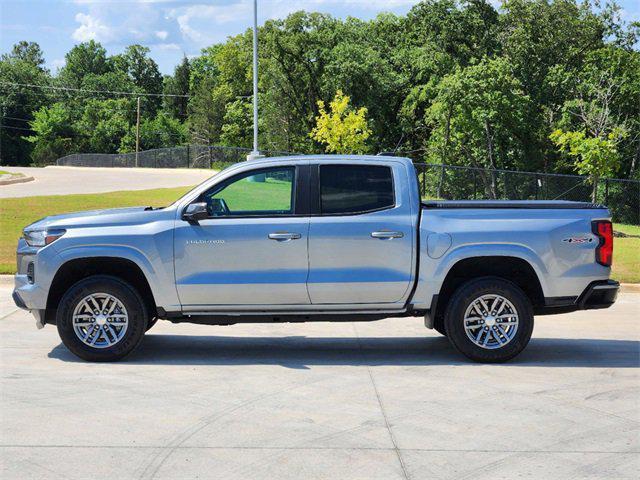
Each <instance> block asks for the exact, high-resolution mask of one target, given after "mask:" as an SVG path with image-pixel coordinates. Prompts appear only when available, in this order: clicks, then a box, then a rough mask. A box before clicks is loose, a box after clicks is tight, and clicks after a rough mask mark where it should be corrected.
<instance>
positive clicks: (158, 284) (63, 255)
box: [49, 245, 180, 310]
mask: <svg viewBox="0 0 640 480" xmlns="http://www.w3.org/2000/svg"><path fill="white" fill-rule="evenodd" d="M96 257H102V258H104V257H107V258H109V257H111V258H120V259H125V260H129V261H131V262H133V263H135V264H136V265H137V266H138V267H139V268H140V270H141V271H142V273H143V275H144V276H145V278H146V280H147V282H148V284H149V288H150V289H151V292H152V294H153V297H154V299H155V301H156V305H157V306H159V307H163V308H165V309H171V310H176V309H178V310H179V308H180V307H179V301H178V297H177V293H176V289H175V285H174V282H173V263H172V262H171V263H170V264H169V265H165V262H163V261H162V259H161V258H160V257H156V258H155V259H153V260H152V259H149V258H148V257H147V256H146V255H145V254H144V253H143V252H142V251H141V250H140V249H137V248H135V247H133V246H128V245H83V246H73V247H69V248H65V249H61V250H58V252H57V255H56V256H55V257H54V258H53V259H52V262H51V264H50V267H51V268H50V269H49V270H50V271H51V281H53V278H55V274H56V273H57V272H58V271H59V270H60V268H61V267H62V266H63V265H65V264H66V263H68V262H70V261H73V260H79V259H86V258H96Z"/></svg>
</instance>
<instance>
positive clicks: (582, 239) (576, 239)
mask: <svg viewBox="0 0 640 480" xmlns="http://www.w3.org/2000/svg"><path fill="white" fill-rule="evenodd" d="M562 241H563V242H566V243H591V242H593V237H569V238H563V239H562Z"/></svg>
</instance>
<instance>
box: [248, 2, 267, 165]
mask: <svg viewBox="0 0 640 480" xmlns="http://www.w3.org/2000/svg"><path fill="white" fill-rule="evenodd" d="M263 156H264V155H260V151H259V150H258V0H253V151H252V152H251V153H250V154H249V155H247V160H255V159H256V158H261V157H263Z"/></svg>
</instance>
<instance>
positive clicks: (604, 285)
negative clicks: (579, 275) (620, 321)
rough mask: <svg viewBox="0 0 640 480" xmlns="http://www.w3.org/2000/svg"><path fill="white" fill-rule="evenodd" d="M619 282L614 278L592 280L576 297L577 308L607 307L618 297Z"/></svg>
mask: <svg viewBox="0 0 640 480" xmlns="http://www.w3.org/2000/svg"><path fill="white" fill-rule="evenodd" d="M619 290H620V283H618V282H616V281H615V280H603V281H597V282H592V283H591V284H590V285H589V286H588V287H587V288H586V289H585V291H584V292H582V295H580V297H579V298H578V301H577V304H578V310H592V309H597V308H609V307H610V306H611V305H613V304H614V303H615V301H616V298H618V291H619Z"/></svg>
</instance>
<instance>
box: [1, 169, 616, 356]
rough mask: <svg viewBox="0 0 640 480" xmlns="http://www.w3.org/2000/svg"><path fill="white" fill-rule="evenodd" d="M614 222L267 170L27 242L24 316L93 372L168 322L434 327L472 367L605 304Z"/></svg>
mask: <svg viewBox="0 0 640 480" xmlns="http://www.w3.org/2000/svg"><path fill="white" fill-rule="evenodd" d="M612 253H613V235H612V226H611V221H610V215H609V212H608V210H607V209H606V208H605V207H603V206H600V205H592V204H588V203H576V202H562V201H553V202H548V201H522V202H512V201H421V198H420V193H419V187H418V181H417V177H416V172H415V169H414V166H413V164H412V163H411V160H410V159H407V158H398V157H381V156H376V157H372V156H300V157H282V158H267V159H262V160H257V161H252V162H245V163H241V164H237V165H234V166H232V167H229V168H227V169H226V170H223V171H222V172H220V173H218V174H216V175H214V176H213V177H212V178H210V179H209V180H207V181H205V182H204V183H202V184H201V185H199V186H197V187H196V188H194V189H193V190H192V191H190V192H189V193H187V194H186V195H184V196H183V197H182V198H180V199H179V200H177V201H176V202H175V203H173V204H172V205H170V206H168V207H164V208H157V209H155V208H151V207H146V208H145V207H137V208H121V209H114V210H97V211H89V212H80V213H72V214H67V215H57V216H52V217H47V218H44V219H42V220H39V221H37V222H35V223H33V224H31V225H29V226H28V227H26V228H25V229H24V236H23V238H21V239H20V241H19V244H18V251H17V262H18V273H17V274H16V276H15V290H14V293H13V298H14V301H15V303H16V304H17V305H18V306H19V307H21V308H24V309H27V310H30V311H31V312H32V313H33V315H34V316H35V318H36V322H37V325H38V326H39V327H43V326H44V325H45V324H55V325H56V326H57V329H58V332H59V334H60V337H61V338H62V341H63V342H64V344H65V345H66V346H67V347H68V348H69V350H71V351H72V352H73V353H75V354H76V355H78V356H79V357H81V358H83V359H85V360H91V361H112V360H118V359H120V358H122V357H124V356H125V355H127V354H129V353H130V352H131V351H133V350H134V349H135V348H136V347H137V346H138V345H139V344H140V342H141V341H142V338H143V336H144V333H145V331H147V330H149V329H150V328H151V327H152V326H153V325H154V324H155V322H156V321H157V320H158V319H165V320H169V321H171V322H174V323H180V322H192V323H200V324H209V325H229V324H234V323H239V322H306V321H356V320H357V321H360V320H376V319H382V318H387V317H402V316H415V317H424V319H425V325H426V326H427V327H428V328H435V329H436V330H437V331H438V332H440V333H441V334H443V335H446V336H447V337H448V338H449V340H450V341H451V343H452V344H453V346H454V347H455V348H456V349H457V350H458V351H460V352H461V353H462V354H464V355H466V356H467V357H469V358H470V359H472V360H475V361H481V362H501V361H505V360H509V359H511V358H513V357H514V356H516V355H517V354H518V353H520V352H521V351H522V350H523V349H524V348H525V346H526V345H527V343H528V342H529V339H530V337H531V333H532V330H533V316H534V314H537V315H544V314H551V313H560V312H569V311H573V310H578V309H589V308H606V307H609V306H610V305H611V304H613V302H614V301H615V299H616V295H617V292H618V287H619V285H618V283H617V282H615V281H612V280H609V274H610V267H611V261H612Z"/></svg>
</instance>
